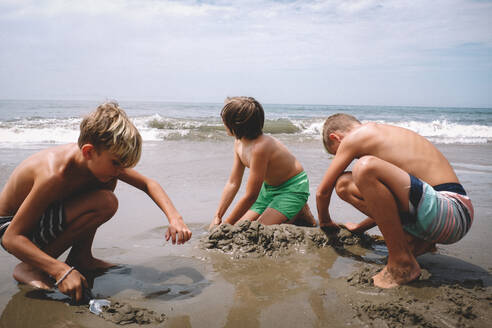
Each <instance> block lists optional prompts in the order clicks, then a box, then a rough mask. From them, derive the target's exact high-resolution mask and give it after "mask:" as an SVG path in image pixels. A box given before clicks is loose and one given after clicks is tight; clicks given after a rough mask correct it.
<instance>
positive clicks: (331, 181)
mask: <svg viewBox="0 0 492 328" xmlns="http://www.w3.org/2000/svg"><path fill="white" fill-rule="evenodd" d="M345 141H347V142H345ZM354 158H355V149H354V146H352V143H351V142H349V140H346V139H345V140H343V141H342V143H341V144H340V146H339V148H338V151H337V154H336V155H335V157H334V158H333V160H332V162H331V164H330V166H329V167H328V169H327V170H326V173H325V175H324V176H323V179H322V180H321V183H320V185H319V186H318V190H317V192H316V207H317V209H318V219H319V225H320V227H321V228H322V227H333V226H336V224H335V223H334V222H333V221H332V220H331V217H330V212H329V210H328V209H329V206H330V199H331V194H332V193H333V189H334V188H335V184H336V181H337V179H338V177H339V176H340V175H341V174H342V173H343V172H344V170H345V169H346V168H347V166H349V164H350V163H351V162H352V160H354Z"/></svg>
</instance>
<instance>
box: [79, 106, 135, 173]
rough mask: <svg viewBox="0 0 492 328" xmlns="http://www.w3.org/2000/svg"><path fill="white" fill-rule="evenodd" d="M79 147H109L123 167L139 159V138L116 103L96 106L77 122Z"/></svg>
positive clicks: (131, 165) (133, 164)
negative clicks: (78, 125) (78, 123)
mask: <svg viewBox="0 0 492 328" xmlns="http://www.w3.org/2000/svg"><path fill="white" fill-rule="evenodd" d="M78 144H79V147H82V146H83V145H84V144H92V145H93V146H94V147H95V148H96V150H97V151H98V152H99V151H102V150H108V151H109V152H111V153H112V154H113V155H115V156H117V157H118V159H119V161H120V162H121V165H122V166H123V167H133V166H135V165H136V164H137V163H138V161H139V160H140V155H141V153H142V137H141V136H140V133H139V132H138V130H137V128H136V127H135V125H133V123H132V122H131V121H130V120H129V119H128V116H127V115H126V113H125V111H124V110H123V109H121V108H120V107H119V105H118V103H116V102H107V103H104V104H101V105H99V106H98V107H97V108H96V110H95V111H93V112H92V113H90V114H89V115H88V116H86V117H85V118H84V119H83V120H82V122H81V123H80V135H79V140H78Z"/></svg>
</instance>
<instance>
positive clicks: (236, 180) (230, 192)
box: [210, 151, 244, 229]
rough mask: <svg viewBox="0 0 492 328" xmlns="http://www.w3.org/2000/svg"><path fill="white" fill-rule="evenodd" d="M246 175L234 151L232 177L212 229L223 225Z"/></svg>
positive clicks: (211, 226)
mask: <svg viewBox="0 0 492 328" xmlns="http://www.w3.org/2000/svg"><path fill="white" fill-rule="evenodd" d="M243 175H244V165H243V163H242V162H241V159H240V158H239V156H238V154H237V153H236V152H235V151H234V162H233V164H232V171H231V175H230V176H229V180H227V183H226V185H225V186H224V190H223V191H222V196H221V197H220V202H219V206H218V208H217V211H216V212H215V216H214V219H213V220H212V223H211V224H210V229H211V228H213V227H214V226H216V225H218V224H220V223H222V217H223V216H224V214H225V212H226V211H227V209H228V208H229V206H230V205H231V203H232V200H233V199H234V197H236V194H237V192H238V190H239V187H241V181H242V180H243Z"/></svg>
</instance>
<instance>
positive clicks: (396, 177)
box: [316, 114, 473, 288]
mask: <svg viewBox="0 0 492 328" xmlns="http://www.w3.org/2000/svg"><path fill="white" fill-rule="evenodd" d="M323 143H324V145H325V148H326V150H327V151H328V152H329V153H330V154H334V155H335V157H334V158H333V160H332V162H331V164H330V166H329V167H328V169H327V171H326V173H325V175H324V177H323V180H322V182H321V184H320V185H319V187H318V191H317V195H316V203H317V208H318V215H319V220H320V226H327V227H334V226H336V224H335V223H333V222H332V220H331V218H330V214H329V212H328V207H329V205H330V197H331V194H332V191H333V189H335V190H336V192H337V194H338V195H339V196H340V198H342V199H343V200H345V201H347V202H348V203H350V204H352V205H353V206H354V207H356V208H357V209H358V210H360V211H361V212H363V213H364V214H366V215H367V216H368V218H367V219H365V220H364V221H362V222H361V223H359V224H347V225H346V226H347V227H348V228H349V229H350V230H352V231H354V232H363V231H365V230H367V229H370V228H372V227H374V226H375V225H377V226H378V227H379V229H380V230H381V233H382V234H383V237H384V239H385V241H386V245H387V247H388V263H387V265H386V267H385V268H384V269H383V270H382V271H381V272H379V273H378V274H376V275H375V276H374V277H373V280H374V285H376V286H379V287H383V288H389V287H394V286H397V285H401V284H405V283H408V282H410V281H412V280H414V279H416V278H417V277H418V276H419V275H420V266H419V264H418V263H417V261H416V259H415V257H416V256H418V255H420V254H423V253H425V252H427V251H430V250H433V249H435V244H436V243H442V244H451V243H455V242H457V241H458V240H460V239H461V238H462V237H463V236H464V235H465V234H466V233H467V232H468V230H469V229H470V226H471V224H472V221H473V206H472V204H471V201H470V199H469V198H468V197H467V196H466V192H465V190H464V189H463V186H462V185H461V184H460V183H459V180H458V177H457V176H456V174H455V172H454V170H453V168H452V167H451V165H450V164H449V162H448V160H447V159H446V158H445V157H444V156H443V154H442V153H441V152H440V151H439V150H438V149H437V148H436V147H435V146H434V145H433V144H432V143H431V142H429V141H428V140H427V139H426V138H424V137H422V136H420V135H418V134H417V133H415V132H412V131H410V130H407V129H404V128H400V127H396V126H391V125H387V124H378V123H366V124H361V123H360V122H359V121H358V120H357V119H356V118H355V117H353V116H351V115H346V114H335V115H332V116H330V117H328V119H327V120H326V122H325V124H324V127H323ZM354 159H358V160H357V162H356V163H355V164H354V166H353V171H352V172H344V170H345V169H346V168H347V166H348V165H349V164H350V163H351V162H352V160H354Z"/></svg>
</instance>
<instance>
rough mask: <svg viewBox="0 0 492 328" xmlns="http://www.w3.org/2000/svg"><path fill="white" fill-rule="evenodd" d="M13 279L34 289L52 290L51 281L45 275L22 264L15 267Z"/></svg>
mask: <svg viewBox="0 0 492 328" xmlns="http://www.w3.org/2000/svg"><path fill="white" fill-rule="evenodd" d="M13 277H14V279H15V280H17V281H18V282H20V283H24V284H28V285H30V286H33V287H36V288H41V289H51V288H53V280H52V279H51V278H50V277H49V276H48V275H47V274H46V273H44V272H43V271H41V270H39V269H38V268H35V267H33V266H31V265H29V264H27V263H24V262H22V263H19V264H17V265H16V266H15V268H14V273H13Z"/></svg>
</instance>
